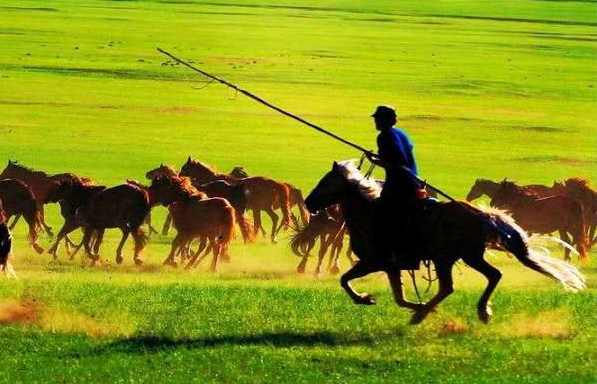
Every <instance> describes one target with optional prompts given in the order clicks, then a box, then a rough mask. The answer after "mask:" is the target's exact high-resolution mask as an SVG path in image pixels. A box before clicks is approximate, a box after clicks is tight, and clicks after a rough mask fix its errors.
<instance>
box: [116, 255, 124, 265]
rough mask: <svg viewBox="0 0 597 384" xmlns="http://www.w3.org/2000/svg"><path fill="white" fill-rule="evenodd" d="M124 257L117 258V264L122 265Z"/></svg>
mask: <svg viewBox="0 0 597 384" xmlns="http://www.w3.org/2000/svg"><path fill="white" fill-rule="evenodd" d="M122 260H123V259H122V256H116V264H118V265H120V264H122Z"/></svg>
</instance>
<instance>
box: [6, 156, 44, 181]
mask: <svg viewBox="0 0 597 384" xmlns="http://www.w3.org/2000/svg"><path fill="white" fill-rule="evenodd" d="M8 168H16V169H17V170H19V171H21V172H27V173H32V174H34V175H35V176H41V177H48V174H47V173H46V172H44V171H36V170H35V169H33V168H29V167H27V166H25V165H23V164H20V163H19V162H18V161H16V160H15V161H12V160H8Z"/></svg>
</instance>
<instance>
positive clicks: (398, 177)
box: [367, 105, 424, 269]
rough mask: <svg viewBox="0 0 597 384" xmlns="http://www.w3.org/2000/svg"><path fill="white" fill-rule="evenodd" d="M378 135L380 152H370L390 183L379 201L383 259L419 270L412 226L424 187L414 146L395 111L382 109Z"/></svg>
mask: <svg viewBox="0 0 597 384" xmlns="http://www.w3.org/2000/svg"><path fill="white" fill-rule="evenodd" d="M372 117H373V118H374V120H375V127H376V129H377V130H378V131H380V133H379V135H378V136H377V146H378V153H377V154H375V153H373V152H368V153H367V158H368V159H369V161H371V162H372V163H373V164H375V165H378V166H380V167H383V168H384V169H385V171H386V180H385V183H384V187H383V190H382V192H381V196H380V198H379V200H378V203H379V204H378V207H377V213H376V215H377V217H378V220H376V222H378V223H380V224H379V226H378V227H377V228H375V231H376V232H377V234H378V235H379V236H380V237H379V241H380V243H381V244H382V246H381V247H382V249H381V250H380V252H381V253H383V255H380V256H381V257H384V258H388V257H389V260H391V262H392V263H397V264H398V266H400V267H401V269H417V268H418V263H419V259H420V255H415V253H417V250H416V249H415V247H414V244H413V243H414V233H413V232H414V231H413V230H414V228H413V225H412V216H413V213H414V212H413V210H414V209H415V204H414V203H415V202H416V201H417V200H420V199H421V198H423V197H424V196H422V195H421V189H422V185H421V183H420V182H419V180H418V179H417V178H416V175H417V164H416V162H415V158H414V155H413V143H412V141H411V140H410V138H409V137H408V135H407V134H406V132H404V131H403V130H402V129H399V128H396V127H395V126H394V125H395V124H396V121H397V117H396V111H395V110H394V108H392V107H389V106H384V105H382V106H379V107H377V109H376V110H375V113H374V114H373V115H372Z"/></svg>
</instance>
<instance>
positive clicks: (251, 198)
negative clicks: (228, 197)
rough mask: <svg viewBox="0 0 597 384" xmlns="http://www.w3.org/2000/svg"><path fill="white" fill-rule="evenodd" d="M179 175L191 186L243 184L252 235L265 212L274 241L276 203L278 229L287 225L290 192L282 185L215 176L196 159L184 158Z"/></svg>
mask: <svg viewBox="0 0 597 384" xmlns="http://www.w3.org/2000/svg"><path fill="white" fill-rule="evenodd" d="M180 176H187V177H190V178H191V179H193V182H194V183H195V184H205V183H209V182H211V181H215V180H224V181H226V182H228V183H230V184H232V185H236V184H240V183H242V184H244V185H245V187H246V188H247V191H248V201H247V209H250V210H251V211H253V231H254V234H255V236H256V235H257V233H258V231H259V229H260V228H261V211H265V213H267V214H268V216H269V217H270V219H271V220H272V231H271V233H270V239H271V241H272V242H273V243H275V242H277V234H278V231H279V229H280V228H278V219H279V216H278V215H277V214H276V212H274V209H275V208H274V207H275V206H276V203H277V204H279V206H280V208H281V210H282V215H283V217H282V227H283V228H284V229H287V228H288V226H289V225H290V220H291V219H290V192H289V190H288V187H287V186H286V184H284V183H280V182H277V181H275V180H272V179H269V178H267V177H261V176H257V177H248V178H243V179H237V178H235V177H233V176H231V175H229V174H222V173H218V172H216V171H215V170H213V169H212V168H211V167H209V166H207V165H206V164H203V163H202V162H200V161H198V160H194V159H191V157H190V156H189V158H188V159H187V161H186V163H185V164H184V165H183V166H182V168H181V170H180Z"/></svg>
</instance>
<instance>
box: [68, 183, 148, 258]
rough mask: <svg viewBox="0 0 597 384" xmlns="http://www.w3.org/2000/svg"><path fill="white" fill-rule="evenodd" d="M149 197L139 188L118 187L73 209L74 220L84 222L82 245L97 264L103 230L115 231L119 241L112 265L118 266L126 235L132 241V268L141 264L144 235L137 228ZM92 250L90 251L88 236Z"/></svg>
mask: <svg viewBox="0 0 597 384" xmlns="http://www.w3.org/2000/svg"><path fill="white" fill-rule="evenodd" d="M149 210H150V205H149V196H148V195H147V192H146V191H144V190H143V189H141V188H139V187H136V186H134V185H131V184H122V185H118V186H116V187H112V188H106V189H104V190H102V191H99V192H97V193H95V194H93V196H91V198H90V200H89V204H88V205H86V206H83V207H80V208H79V209H77V213H76V215H75V216H76V220H81V222H84V223H85V229H84V234H83V244H84V245H85V251H86V252H87V255H88V256H89V257H90V258H91V259H92V260H93V261H94V262H96V261H98V260H99V258H100V256H99V249H100V246H101V243H102V240H103V237H104V232H105V230H106V229H107V228H119V229H120V230H121V231H122V239H121V240H120V244H118V249H117V250H116V263H118V264H121V263H122V260H123V259H122V247H123V246H124V243H125V242H126V239H127V238H128V236H129V235H131V236H133V239H134V241H135V253H134V261H135V264H136V265H141V264H143V262H142V261H141V259H140V258H139V254H140V253H141V251H142V250H143V248H144V247H145V244H146V243H147V235H145V233H144V232H143V230H142V229H141V225H142V224H143V222H144V221H145V218H146V217H147V214H148V213H149ZM94 234H95V240H94V241H93V250H92V249H91V245H92V237H93V235H94Z"/></svg>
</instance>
